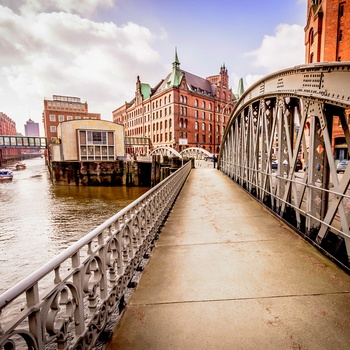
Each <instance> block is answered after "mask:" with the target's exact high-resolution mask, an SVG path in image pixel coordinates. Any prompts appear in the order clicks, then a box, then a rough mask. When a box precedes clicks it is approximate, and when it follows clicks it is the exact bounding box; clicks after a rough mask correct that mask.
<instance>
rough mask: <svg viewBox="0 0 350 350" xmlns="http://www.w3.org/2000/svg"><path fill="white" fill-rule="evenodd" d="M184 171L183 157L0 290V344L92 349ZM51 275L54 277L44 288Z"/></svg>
mask: <svg viewBox="0 0 350 350" xmlns="http://www.w3.org/2000/svg"><path fill="white" fill-rule="evenodd" d="M190 171H191V162H190V161H189V162H187V163H186V164H185V165H184V166H183V167H181V168H180V169H178V170H177V171H176V172H174V173H173V174H171V175H170V176H169V177H167V178H166V179H164V180H163V181H162V182H160V183H159V184H158V185H156V186H155V187H153V188H152V189H150V190H149V191H148V192H147V193H145V194H144V195H142V196H141V197H139V198H138V199H136V200H135V201H134V202H133V203H131V204H129V205H128V206H127V207H125V208H124V209H123V210H121V211H120V212H118V213H117V214H115V215H114V216H112V217H111V218H110V219H108V220H107V221H105V222H104V223H103V224H101V225H100V226H98V227H97V228H95V229H94V230H92V231H91V232H89V233H88V234H87V235H86V236H84V237H83V238H81V239H80V240H79V241H77V242H76V243H74V244H72V245H71V246H70V247H69V248H67V249H66V250H64V251H63V252H62V253H60V254H59V255H58V256H56V257H55V258H53V259H52V260H50V261H49V262H48V263H46V264H45V265H43V266H42V267H41V268H39V269H37V270H36V271H34V272H33V273H32V274H30V275H29V276H28V277H26V278H24V279H23V280H22V281H20V282H19V283H17V284H16V285H14V286H13V287H11V288H9V289H8V290H7V291H5V292H4V293H3V294H2V295H0V348H2V347H4V348H5V347H6V346H11V347H13V346H14V344H16V345H17V343H18V344H22V343H23V344H26V346H27V347H28V348H33V349H45V347H46V346H48V344H53V343H55V344H60V346H62V347H63V348H67V347H78V348H79V347H81V348H84V349H90V348H93V346H94V343H95V342H96V340H97V338H98V336H99V335H100V334H101V332H102V331H103V329H104V328H105V326H106V324H107V322H108V319H109V318H110V315H111V314H112V313H114V312H116V310H118V309H119V308H121V307H122V306H123V303H124V297H125V294H126V292H127V290H128V285H129V283H130V282H131V280H132V278H133V277H134V275H135V273H136V271H137V270H138V269H139V268H140V263H141V262H142V261H143V260H144V257H145V256H147V254H148V253H149V251H150V250H151V249H152V247H153V245H154V243H153V242H154V240H155V239H156V238H157V236H158V234H159V232H160V230H161V227H162V224H163V222H164V220H165V219H166V216H167V215H168V213H169V211H170V209H171V207H172V205H173V204H174V201H175V200H176V198H177V195H178V194H179V192H180V190H181V188H182V186H183V184H184V182H185V180H186V178H187V176H188V175H189V173H190ZM50 274H52V278H53V281H52V279H51V278H50V282H49V284H48V285H46V286H42V285H41V284H42V283H44V280H45V278H47V277H51V275H50ZM23 299H24V302H23V301H22V302H20V300H23ZM25 321H26V322H25ZM18 346H20V345H18ZM14 347H16V346H14Z"/></svg>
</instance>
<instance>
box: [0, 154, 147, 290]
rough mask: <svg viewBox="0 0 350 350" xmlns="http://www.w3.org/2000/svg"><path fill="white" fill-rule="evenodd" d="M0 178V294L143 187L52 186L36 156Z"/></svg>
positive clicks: (119, 207)
mask: <svg viewBox="0 0 350 350" xmlns="http://www.w3.org/2000/svg"><path fill="white" fill-rule="evenodd" d="M25 163H26V165H27V168H26V169H25V170H19V171H14V172H13V173H14V177H13V180H12V181H11V182H3V183H0V206H1V207H0V280H1V283H0V294H2V293H3V292H4V291H5V290H6V289H8V288H9V287H11V286H12V285H14V284H15V283H17V282H19V281H20V280H21V279H23V278H24V277H26V276H27V275H29V274H30V273H31V272H33V271H35V269H37V268H38V267H40V266H41V265H42V264H44V263H46V262H47V261H49V260H50V259H52V258H53V257H55V256H56V255H57V254H58V253H60V252H61V251H63V250H64V249H65V248H67V247H68V246H69V245H70V244H72V243H73V242H76V241H77V240H78V239H79V238H81V237H83V236H84V235H85V234H87V233H89V232H90V231H91V230H93V229H94V228H96V227H97V226H99V225H100V224H102V223H103V222H104V221H106V220H107V219H109V218H110V217H111V216H113V215H114V214H116V213H117V212H119V211H120V210H121V209H123V208H124V207H125V206H127V205H128V204H129V203H131V202H132V201H134V200H135V199H137V198H138V197H139V196H141V195H142V194H144V193H145V192H147V191H148V190H149V188H145V187H125V186H122V187H76V186H53V185H52V184H51V181H50V176H49V172H48V170H47V167H46V165H45V161H44V159H42V158H35V159H28V160H26V161H25Z"/></svg>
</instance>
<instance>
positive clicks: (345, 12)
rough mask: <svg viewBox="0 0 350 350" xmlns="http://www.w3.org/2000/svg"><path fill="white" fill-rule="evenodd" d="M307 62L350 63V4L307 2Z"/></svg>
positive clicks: (333, 0)
mask: <svg viewBox="0 0 350 350" xmlns="http://www.w3.org/2000/svg"><path fill="white" fill-rule="evenodd" d="M305 48H306V50H305V62H306V63H313V62H333V61H349V60H350V3H349V2H346V1H344V0H323V1H322V0H308V5H307V22H306V26H305Z"/></svg>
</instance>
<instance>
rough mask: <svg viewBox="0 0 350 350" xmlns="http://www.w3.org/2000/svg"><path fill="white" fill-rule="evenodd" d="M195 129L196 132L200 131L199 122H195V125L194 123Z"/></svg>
mask: <svg viewBox="0 0 350 350" xmlns="http://www.w3.org/2000/svg"><path fill="white" fill-rule="evenodd" d="M194 129H195V130H198V122H195V123H194Z"/></svg>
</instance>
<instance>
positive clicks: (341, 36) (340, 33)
mask: <svg viewBox="0 0 350 350" xmlns="http://www.w3.org/2000/svg"><path fill="white" fill-rule="evenodd" d="M342 40H343V31H342V30H341V29H340V30H339V41H342Z"/></svg>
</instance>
